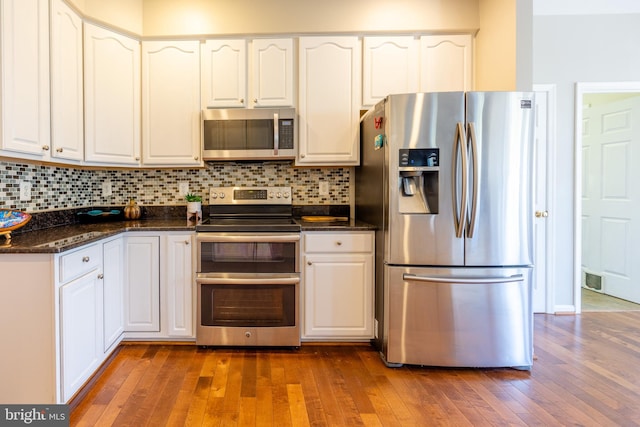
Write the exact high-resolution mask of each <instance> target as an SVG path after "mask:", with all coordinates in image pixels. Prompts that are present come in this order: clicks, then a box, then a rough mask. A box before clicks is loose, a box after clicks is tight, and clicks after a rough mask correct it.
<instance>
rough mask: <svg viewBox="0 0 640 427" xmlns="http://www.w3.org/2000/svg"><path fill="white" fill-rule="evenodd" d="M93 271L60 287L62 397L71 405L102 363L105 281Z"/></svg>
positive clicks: (97, 272)
mask: <svg viewBox="0 0 640 427" xmlns="http://www.w3.org/2000/svg"><path fill="white" fill-rule="evenodd" d="M99 274H100V270H98V269H96V270H92V271H91V272H89V273H87V274H86V275H84V276H82V277H80V278H79V279H76V280H73V281H71V282H69V283H67V284H65V285H63V286H61V287H60V326H61V333H60V338H61V339H60V341H61V350H62V358H61V360H62V369H61V372H62V398H63V401H65V402H67V401H68V400H69V399H71V397H73V395H74V393H75V392H76V391H77V390H78V389H79V388H80V387H81V386H82V385H83V384H84V383H85V381H87V380H88V379H89V377H91V375H92V374H93V372H94V371H95V370H96V369H97V368H98V367H99V366H100V363H102V360H103V359H102V353H103V350H102V325H101V322H100V320H101V317H102V281H101V280H100V279H99V278H98V275H99Z"/></svg>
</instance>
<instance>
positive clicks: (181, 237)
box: [124, 232, 195, 340]
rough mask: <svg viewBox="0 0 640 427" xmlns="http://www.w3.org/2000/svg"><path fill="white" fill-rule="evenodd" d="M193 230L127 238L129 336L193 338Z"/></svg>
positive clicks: (127, 332) (131, 234)
mask: <svg viewBox="0 0 640 427" xmlns="http://www.w3.org/2000/svg"><path fill="white" fill-rule="evenodd" d="M192 239H193V233H191V232H183V233H179V232H178V233H174V232H170V233H153V234H150V233H144V232H141V233H138V232H132V233H128V235H127V236H126V237H125V241H126V244H125V297H124V311H125V338H129V339H145V340H159V339H192V338H195V335H194V334H195V328H194V321H195V319H194V317H193V316H194V313H195V310H194V293H193V289H194V287H193V264H192V260H193V254H192V250H193V242H192Z"/></svg>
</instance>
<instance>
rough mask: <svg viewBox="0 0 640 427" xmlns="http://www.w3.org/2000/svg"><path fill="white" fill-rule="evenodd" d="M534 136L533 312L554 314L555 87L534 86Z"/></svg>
mask: <svg viewBox="0 0 640 427" xmlns="http://www.w3.org/2000/svg"><path fill="white" fill-rule="evenodd" d="M534 90H535V91H536V98H535V103H536V104H535V111H536V121H535V138H534V157H535V158H534V198H533V207H534V209H535V220H534V269H533V280H532V286H533V294H532V306H533V312H534V313H553V312H554V309H553V286H552V281H551V280H550V279H549V278H550V277H551V271H552V268H553V256H552V252H553V250H552V245H551V237H550V236H551V231H552V224H553V221H552V216H550V215H551V214H550V211H551V200H553V197H552V189H551V188H550V186H549V183H551V182H553V173H554V169H553V164H554V163H553V162H552V161H551V159H550V158H549V155H550V153H552V152H553V149H552V144H553V140H554V138H553V133H554V126H553V125H554V120H553V117H554V116H555V86H554V85H535V86H534Z"/></svg>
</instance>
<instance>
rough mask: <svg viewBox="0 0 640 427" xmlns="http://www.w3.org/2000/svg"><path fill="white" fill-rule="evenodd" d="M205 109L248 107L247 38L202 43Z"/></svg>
mask: <svg viewBox="0 0 640 427" xmlns="http://www.w3.org/2000/svg"><path fill="white" fill-rule="evenodd" d="M201 54H202V108H224V107H246V106H247V41H246V40H207V41H206V42H205V43H204V44H203V45H202V50H201Z"/></svg>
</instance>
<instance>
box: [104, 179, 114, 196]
mask: <svg viewBox="0 0 640 427" xmlns="http://www.w3.org/2000/svg"><path fill="white" fill-rule="evenodd" d="M112 194H113V190H112V188H111V181H104V182H103V183H102V197H107V196H110V195H112Z"/></svg>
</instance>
